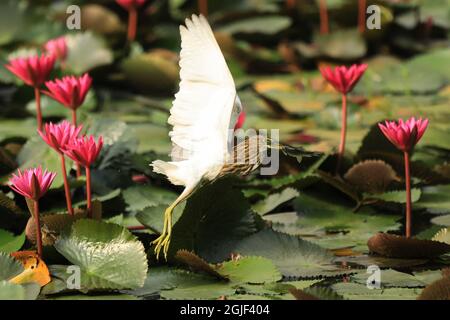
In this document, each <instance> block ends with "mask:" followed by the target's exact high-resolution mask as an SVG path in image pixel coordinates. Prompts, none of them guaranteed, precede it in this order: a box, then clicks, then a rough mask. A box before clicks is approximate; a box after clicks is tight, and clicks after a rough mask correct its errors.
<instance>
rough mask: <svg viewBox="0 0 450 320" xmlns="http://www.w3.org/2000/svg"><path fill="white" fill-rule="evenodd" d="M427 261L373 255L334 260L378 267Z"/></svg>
mask: <svg viewBox="0 0 450 320" xmlns="http://www.w3.org/2000/svg"><path fill="white" fill-rule="evenodd" d="M428 261H429V260H428V259H398V258H386V257H380V256H375V255H361V256H355V257H338V258H336V262H340V263H343V264H346V265H349V266H362V267H368V266H371V265H377V266H379V267H380V268H409V267H415V266H420V265H424V264H426V263H427V262H428Z"/></svg>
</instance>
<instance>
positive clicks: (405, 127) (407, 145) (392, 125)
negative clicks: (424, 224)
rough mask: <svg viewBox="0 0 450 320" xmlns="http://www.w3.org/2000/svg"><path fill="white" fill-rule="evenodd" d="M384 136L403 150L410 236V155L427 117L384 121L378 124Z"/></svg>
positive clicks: (407, 226) (422, 130)
mask: <svg viewBox="0 0 450 320" xmlns="http://www.w3.org/2000/svg"><path fill="white" fill-rule="evenodd" d="M378 126H379V127H380V130H381V131H382V132H383V134H384V135H385V136H386V138H387V139H388V140H389V141H390V142H392V144H393V145H394V146H396V147H397V149H399V150H401V151H403V156H404V162H405V185H406V237H407V238H409V237H411V220H412V217H411V206H412V205H411V202H412V201H411V173H410V156H411V151H412V149H413V148H414V146H415V145H416V144H417V143H418V142H419V141H420V139H421V138H422V136H423V135H424V133H425V130H426V129H427V127H428V119H422V118H420V119H416V118H414V117H412V118H410V119H408V120H406V121H404V120H403V119H400V120H398V121H397V122H395V121H386V122H385V123H384V124H382V123H380V124H378Z"/></svg>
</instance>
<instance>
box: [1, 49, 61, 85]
mask: <svg viewBox="0 0 450 320" xmlns="http://www.w3.org/2000/svg"><path fill="white" fill-rule="evenodd" d="M54 65H55V56H54V55H45V54H44V55H41V56H38V55H35V56H31V57H28V58H16V59H13V60H11V61H9V63H8V64H7V65H5V67H6V69H8V70H9V71H11V72H12V73H13V74H14V75H16V76H17V77H18V78H19V79H21V80H22V81H23V82H25V83H26V84H27V85H29V86H32V87H35V88H37V87H40V86H41V85H42V84H43V83H44V82H45V81H46V80H47V79H48V77H49V75H50V72H52V69H53V66H54Z"/></svg>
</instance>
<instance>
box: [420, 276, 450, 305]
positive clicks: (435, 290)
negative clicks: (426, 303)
mask: <svg viewBox="0 0 450 320" xmlns="http://www.w3.org/2000/svg"><path fill="white" fill-rule="evenodd" d="M417 299H418V300H450V269H444V270H443V271H442V279H439V280H436V281H434V282H433V283H431V284H429V285H428V286H427V287H426V288H425V289H423V291H422V293H421V294H420V296H419V297H418V298H417Z"/></svg>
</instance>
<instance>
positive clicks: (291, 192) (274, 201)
mask: <svg viewBox="0 0 450 320" xmlns="http://www.w3.org/2000/svg"><path fill="white" fill-rule="evenodd" d="M298 195H299V193H298V191H297V190H295V189H293V188H286V189H284V190H283V191H281V192H279V193H273V194H271V195H269V196H268V197H266V198H265V199H263V200H261V201H259V202H257V203H256V204H254V205H253V206H252V209H253V210H254V211H256V212H257V213H259V214H260V215H265V214H266V213H269V212H270V211H272V210H274V209H275V208H277V207H278V206H279V205H281V204H283V203H285V202H287V201H289V200H292V199H294V198H295V197H297V196H298Z"/></svg>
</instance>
